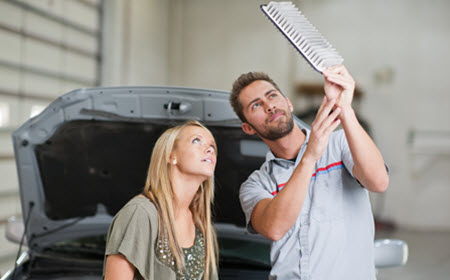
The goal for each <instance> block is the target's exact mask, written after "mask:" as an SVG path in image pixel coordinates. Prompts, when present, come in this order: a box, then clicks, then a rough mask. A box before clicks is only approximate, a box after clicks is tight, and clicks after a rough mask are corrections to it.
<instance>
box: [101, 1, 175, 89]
mask: <svg viewBox="0 0 450 280" xmlns="http://www.w3.org/2000/svg"><path fill="white" fill-rule="evenodd" d="M169 4H170V1H163V0H146V1H143V0H128V1H121V0H108V1H105V2H104V7H105V15H104V17H105V21H104V34H103V49H104V57H103V59H104V64H103V68H102V71H103V73H102V85H104V86H120V85H150V84H151V85H166V84H167V83H168V59H169V47H168V46H169V32H168V29H169V21H170V19H169V17H168V15H169Z"/></svg>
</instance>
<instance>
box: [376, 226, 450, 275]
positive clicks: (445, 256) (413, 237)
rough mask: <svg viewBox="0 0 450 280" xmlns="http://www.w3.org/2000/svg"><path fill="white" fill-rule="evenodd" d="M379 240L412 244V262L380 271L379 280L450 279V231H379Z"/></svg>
mask: <svg viewBox="0 0 450 280" xmlns="http://www.w3.org/2000/svg"><path fill="white" fill-rule="evenodd" d="M376 238H395V239H401V240H404V241H406V242H407V243H408V248H409V259H408V263H407V264H406V265H405V266H403V267H399V268H388V269H382V270H379V271H378V276H377V279H378V280H448V279H450V232H428V231H427V232H416V231H414V232H412V231H396V232H393V233H383V232H377V235H376Z"/></svg>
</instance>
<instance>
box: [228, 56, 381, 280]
mask: <svg viewBox="0 0 450 280" xmlns="http://www.w3.org/2000/svg"><path fill="white" fill-rule="evenodd" d="M323 76H324V78H325V84H324V90H325V96H324V99H323V102H322V104H321V106H320V108H319V110H318V112H317V115H316V118H315V120H314V122H313V123H312V126H311V130H310V131H308V130H301V129H300V128H299V127H298V126H297V125H295V124H294V121H293V117H292V111H293V107H292V104H291V102H290V101H289V99H288V98H286V97H285V96H284V95H283V94H282V93H281V92H280V90H279V88H278V86H277V85H276V84H275V82H273V81H272V80H271V79H270V78H269V77H268V76H267V75H265V74H264V73H258V72H256V73H255V72H250V73H247V74H243V75H241V76H240V77H239V78H238V79H237V80H236V81H235V82H234V84H233V89H232V93H231V95H230V102H231V105H232V107H233V109H234V110H235V112H236V114H237V115H238V116H239V118H240V119H241V121H242V129H243V131H244V132H245V133H247V134H250V135H253V134H256V135H258V136H259V137H260V138H261V139H262V140H263V141H264V142H265V143H266V144H267V145H268V146H269V148H270V152H269V153H268V154H267V157H266V162H265V163H264V164H263V165H262V166H261V168H260V169H259V170H257V171H255V172H253V173H252V174H251V175H250V177H249V178H248V179H247V181H245V182H244V183H243V184H242V186H241V190H240V200H241V206H242V208H243V210H244V212H245V215H246V220H247V228H248V230H249V231H250V232H252V233H260V234H262V235H263V236H265V237H267V238H269V239H271V240H272V246H271V253H270V258H271V263H272V270H271V272H270V277H269V278H270V279H302V280H303V279H313V280H315V279H358V280H361V279H364V280H368V279H375V268H374V257H373V238H374V223H373V215H372V211H371V207H370V201H369V197H368V191H372V192H384V191H385V190H386V188H387V186H388V183H389V177H388V172H387V169H386V167H385V164H384V161H383V157H382V155H381V153H380V151H379V150H378V148H377V147H376V145H375V144H374V143H373V141H372V140H371V139H370V137H369V136H368V134H367V133H366V132H365V131H364V129H363V128H362V127H361V125H360V124H359V122H358V120H357V119H356V116H355V113H354V111H353V109H352V107H351V103H352V98H353V92H354V89H355V82H354V80H353V78H352V77H351V76H350V74H349V73H348V71H347V69H346V68H345V67H344V66H343V65H337V66H333V67H329V68H327V69H326V70H325V71H323ZM339 124H341V125H342V127H343V130H339V131H336V132H333V130H334V129H335V128H336V127H337V126H338V125H339Z"/></svg>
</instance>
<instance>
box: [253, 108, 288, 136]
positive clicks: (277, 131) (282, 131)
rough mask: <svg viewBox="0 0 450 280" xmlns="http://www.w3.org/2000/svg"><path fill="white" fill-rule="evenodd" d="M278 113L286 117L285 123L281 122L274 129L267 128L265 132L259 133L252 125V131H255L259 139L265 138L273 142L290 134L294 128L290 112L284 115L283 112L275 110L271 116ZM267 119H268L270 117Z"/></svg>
mask: <svg viewBox="0 0 450 280" xmlns="http://www.w3.org/2000/svg"><path fill="white" fill-rule="evenodd" d="M279 112H282V113H283V115H284V116H286V121H284V122H281V123H280V124H279V125H278V126H275V127H268V126H267V128H268V129H267V130H266V131H259V130H258V129H256V128H255V127H254V126H253V125H251V126H252V127H253V129H254V130H255V131H256V134H258V135H259V137H261V138H265V139H267V140H270V141H275V140H278V139H280V138H282V137H284V136H286V135H288V134H289V133H291V131H292V129H293V128H294V119H293V118H292V114H291V113H290V112H289V113H286V112H285V111H283V110H276V111H275V112H274V113H273V114H272V116H273V115H274V114H276V113H279ZM268 119H270V117H269V118H268ZM267 123H268V121H266V124H267Z"/></svg>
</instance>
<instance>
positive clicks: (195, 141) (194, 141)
mask: <svg viewBox="0 0 450 280" xmlns="http://www.w3.org/2000/svg"><path fill="white" fill-rule="evenodd" d="M192 143H200V139H198V138H194V140H192Z"/></svg>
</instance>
